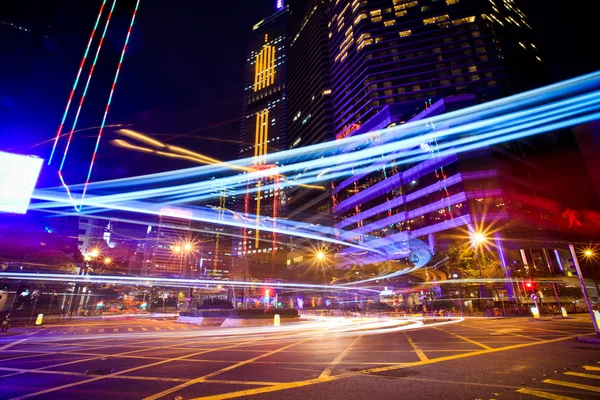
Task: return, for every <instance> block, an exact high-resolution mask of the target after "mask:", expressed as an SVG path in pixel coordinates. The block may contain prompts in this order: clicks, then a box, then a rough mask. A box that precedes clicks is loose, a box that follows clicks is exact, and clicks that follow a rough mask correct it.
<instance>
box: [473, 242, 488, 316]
mask: <svg viewBox="0 0 600 400" xmlns="http://www.w3.org/2000/svg"><path fill="white" fill-rule="evenodd" d="M471 240H472V241H473V243H474V244H475V262H476V263H477V269H478V270H479V279H481V280H483V274H482V272H481V262H480V261H479V249H480V246H481V245H483V244H485V242H487V238H486V237H485V235H484V234H483V233H481V232H475V233H473V234H472V235H471ZM479 298H480V300H479V304H480V307H479V308H480V309H481V302H482V301H483V300H484V298H485V288H484V287H483V283H482V282H481V281H480V282H479Z"/></svg>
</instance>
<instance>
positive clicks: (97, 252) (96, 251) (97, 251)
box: [90, 249, 100, 257]
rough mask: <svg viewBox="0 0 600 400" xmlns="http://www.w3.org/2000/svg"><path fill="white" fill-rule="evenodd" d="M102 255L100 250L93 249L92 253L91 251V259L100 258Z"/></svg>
mask: <svg viewBox="0 0 600 400" xmlns="http://www.w3.org/2000/svg"><path fill="white" fill-rule="evenodd" d="M99 255H100V250H98V249H93V250H92V251H90V257H98V256H99Z"/></svg>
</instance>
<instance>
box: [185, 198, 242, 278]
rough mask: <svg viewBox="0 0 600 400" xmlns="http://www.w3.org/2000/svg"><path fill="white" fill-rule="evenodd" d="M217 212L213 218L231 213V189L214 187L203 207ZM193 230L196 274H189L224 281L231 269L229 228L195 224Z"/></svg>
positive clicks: (220, 217) (232, 202) (230, 236)
mask: <svg viewBox="0 0 600 400" xmlns="http://www.w3.org/2000/svg"><path fill="white" fill-rule="evenodd" d="M204 206H205V207H209V208H212V209H215V210H217V211H218V214H217V218H218V219H222V218H223V217H224V215H225V213H228V212H230V210H233V208H234V206H235V195H234V194H233V193H232V191H231V189H228V188H226V187H224V186H221V187H219V186H216V187H215V191H214V193H213V196H212V198H211V199H210V200H209V201H208V202H207V203H205V204H204ZM193 227H194V231H196V232H198V234H197V240H195V241H194V242H195V243H194V247H196V248H197V253H198V255H197V257H198V265H197V267H198V271H197V272H196V271H192V275H193V276H194V277H198V276H199V277H201V278H215V279H228V278H229V273H230V272H231V269H232V264H233V257H234V255H232V243H233V240H232V233H233V230H232V228H231V227H230V226H227V225H222V224H209V223H204V222H196V223H194V225H193Z"/></svg>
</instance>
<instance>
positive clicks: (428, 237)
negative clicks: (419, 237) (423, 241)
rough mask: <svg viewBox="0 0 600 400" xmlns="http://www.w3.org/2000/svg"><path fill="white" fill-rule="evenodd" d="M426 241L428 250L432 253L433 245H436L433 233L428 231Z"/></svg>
mask: <svg viewBox="0 0 600 400" xmlns="http://www.w3.org/2000/svg"><path fill="white" fill-rule="evenodd" d="M427 241H428V242H429V250H430V251H431V254H433V252H434V251H435V246H436V244H437V243H436V240H435V234H433V233H430V234H429V235H427Z"/></svg>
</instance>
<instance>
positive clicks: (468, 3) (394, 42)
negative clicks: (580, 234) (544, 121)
mask: <svg viewBox="0 0 600 400" xmlns="http://www.w3.org/2000/svg"><path fill="white" fill-rule="evenodd" d="M326 14H327V19H328V29H329V33H328V35H329V47H330V63H331V77H332V88H331V89H332V93H331V95H332V101H333V110H334V129H335V132H336V133H337V134H338V135H339V136H347V135H361V134H362V135H364V136H365V143H364V146H368V145H369V143H370V142H371V141H375V140H377V138H376V137H373V136H371V135H370V134H369V132H371V131H375V130H378V129H383V128H387V127H391V126H395V125H400V124H404V123H406V122H409V121H417V120H424V121H427V120H428V118H431V117H433V116H435V115H439V114H442V113H446V112H449V111H452V110H457V109H461V108H464V107H468V106H470V105H475V104H478V103H481V102H484V101H488V100H492V99H495V98H498V97H502V96H504V95H507V94H510V93H514V92H516V91H520V90H525V89H529V88H531V87H535V86H539V85H540V84H541V82H539V81H536V79H541V77H543V75H544V74H543V71H544V70H543V68H542V59H541V57H540V56H539V54H538V52H537V48H536V46H535V44H534V43H533V40H532V32H531V27H530V25H529V24H528V22H527V18H526V16H525V15H524V14H523V12H522V11H521V10H520V9H519V8H518V7H517V5H516V4H515V2H514V1H513V0H503V1H500V0H498V1H496V0H494V1H482V0H445V1H442V0H421V1H415V0H413V1H411V0H387V1H383V0H379V1H377V0H366V1H354V2H335V1H330V2H329V3H328V8H327V12H326ZM350 127H352V129H349V128H350ZM355 127H359V129H356V128H355ZM447 128H449V127H448V126H433V125H432V126H431V129H432V131H436V130H438V131H441V130H443V129H447ZM440 144H441V143H437V142H436V141H435V140H434V141H432V142H428V143H422V144H421V145H420V147H419V148H417V149H416V150H418V151H422V152H424V153H429V154H431V157H430V158H429V159H427V160H426V161H423V162H420V163H417V164H410V165H402V166H398V167H393V166H392V167H390V166H388V165H386V164H381V165H377V161H373V164H374V165H375V166H376V167H377V169H376V170H375V171H374V172H370V173H368V174H357V175H353V176H351V177H349V178H347V179H345V180H343V181H341V182H334V188H333V190H332V193H331V198H332V213H333V215H334V217H335V220H336V227H337V228H339V229H340V230H343V231H345V233H344V234H342V236H343V238H344V239H348V240H357V241H360V242H363V243H366V242H368V243H369V245H371V246H374V247H376V248H380V249H386V253H389V250H392V252H391V253H393V254H397V258H403V257H406V256H407V253H406V251H402V249H406V248H407V246H408V243H409V241H410V240H411V239H419V240H420V241H421V242H422V243H425V244H426V245H428V246H429V247H430V249H431V250H434V249H436V248H444V247H446V246H448V245H449V244H451V243H456V242H457V241H460V240H458V239H457V238H460V237H463V238H464V239H461V240H462V241H463V242H467V241H468V232H472V231H473V229H476V226H480V225H483V226H489V225H490V224H493V225H494V227H500V230H499V232H498V233H497V234H496V237H495V238H494V239H493V240H492V241H494V242H495V243H496V244H497V246H496V247H495V248H496V249H497V254H498V259H499V260H500V262H501V264H502V266H503V267H504V268H507V273H508V268H509V267H511V268H514V269H522V268H525V269H526V270H527V269H528V268H533V269H536V270H540V271H544V270H546V271H547V272H549V273H564V274H566V275H570V274H571V271H570V268H564V267H565V266H568V265H570V263H569V255H568V252H567V251H566V247H564V246H560V245H556V242H557V238H559V237H560V238H565V237H566V236H565V228H566V225H565V220H564V219H563V218H562V217H561V212H562V210H563V209H564V208H563V207H564V206H563V205H561V204H560V203H559V202H558V201H556V200H553V198H554V193H548V192H547V191H546V190H545V189H544V185H543V184H542V182H543V180H544V179H548V178H547V177H544V172H543V168H540V167H539V166H537V165H534V164H535V163H534V162H532V161H530V160H529V159H528V158H527V157H528V156H530V155H531V153H532V152H535V151H536V150H535V149H533V148H531V147H527V145H524V144H523V143H521V142H511V143H505V144H503V145H501V146H495V147H493V148H483V149H480V150H477V151H474V152H471V153H466V154H455V155H445V156H442V157H440V156H437V155H436V152H437V151H438V150H437V149H438V146H439V145H440ZM408 150H415V149H407V151H408ZM526 156H527V157H526ZM567 236H568V235H567ZM563 247H564V248H563ZM393 250H397V251H393ZM554 250H556V251H554ZM342 254H344V257H341V258H340V260H342V259H343V260H344V261H340V264H345V265H349V264H356V263H359V264H361V263H362V264H368V263H371V262H376V261H378V259H377V257H376V256H372V257H371V258H369V257H365V255H363V254H358V253H357V252H355V251H354V250H352V249H345V250H343V251H342ZM557 255H558V257H557ZM561 267H562V268H561Z"/></svg>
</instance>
